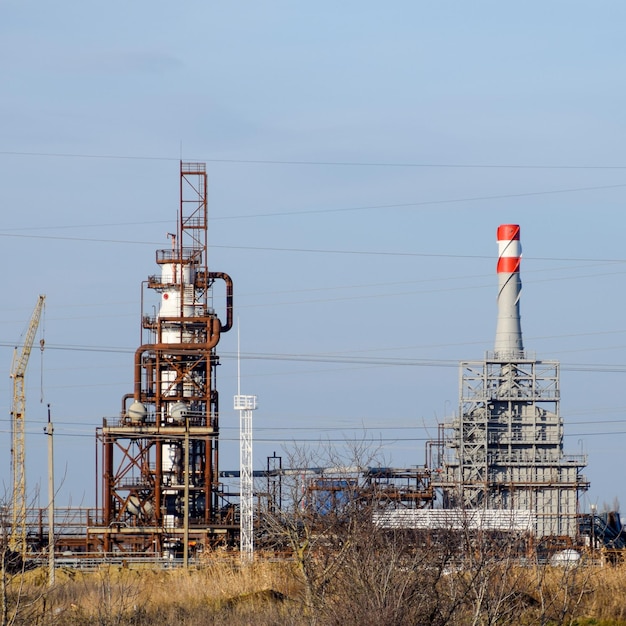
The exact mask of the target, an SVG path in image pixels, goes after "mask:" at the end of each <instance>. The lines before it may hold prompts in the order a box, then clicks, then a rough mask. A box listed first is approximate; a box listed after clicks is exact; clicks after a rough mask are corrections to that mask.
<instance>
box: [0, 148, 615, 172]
mask: <svg viewBox="0 0 626 626" xmlns="http://www.w3.org/2000/svg"><path fill="white" fill-rule="evenodd" d="M0 155H4V156H24V157H49V158H71V159H103V160H131V161H170V162H179V161H180V160H181V159H180V157H165V156H145V155H120V154H88V153H84V152H82V153H81V152H23V151H18V150H0ZM182 160H183V161H193V162H195V161H200V162H206V163H232V164H241V165H306V166H338V167H400V168H402V167H407V168H424V169H426V168H440V169H524V170H527V169H533V170H625V169H626V165H571V164H565V165H562V164H561V165H560V164H556V165H546V164H532V163H531V164H524V163H511V164H502V163H497V164H496V163H429V162H421V163H419V162H409V161H404V162H397V161H396V162H394V161H314V160H297V159H224V158H207V157H202V158H185V159H182Z"/></svg>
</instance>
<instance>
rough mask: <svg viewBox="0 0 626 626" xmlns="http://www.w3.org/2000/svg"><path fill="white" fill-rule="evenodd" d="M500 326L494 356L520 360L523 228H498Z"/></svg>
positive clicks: (521, 344) (514, 225)
mask: <svg viewBox="0 0 626 626" xmlns="http://www.w3.org/2000/svg"><path fill="white" fill-rule="evenodd" d="M497 239H498V268H497V272H498V324H497V327H496V342H495V350H494V352H495V356H496V358H498V359H508V358H521V357H522V356H523V352H524V345H523V343H522V327H521V323H520V312H519V300H520V293H521V291H522V281H521V279H520V261H521V258H522V246H521V244H520V227H519V226H518V225H517V224H503V225H501V226H499V227H498V234H497Z"/></svg>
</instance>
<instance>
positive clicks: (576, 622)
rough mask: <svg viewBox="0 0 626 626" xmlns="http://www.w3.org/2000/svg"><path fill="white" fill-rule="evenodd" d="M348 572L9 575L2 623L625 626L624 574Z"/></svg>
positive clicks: (225, 567) (495, 568) (507, 567)
mask: <svg viewBox="0 0 626 626" xmlns="http://www.w3.org/2000/svg"><path fill="white" fill-rule="evenodd" d="M350 569H351V568H350V565H349V564H347V565H346V567H345V568H340V569H339V570H337V571H336V572H335V573H334V574H333V577H332V580H331V581H329V582H328V584H327V585H326V586H325V588H324V590H323V591H321V592H319V593H318V594H316V596H315V597H314V598H313V599H311V596H310V595H309V594H306V593H305V587H306V581H305V580H304V579H303V575H302V573H301V572H300V570H299V568H298V566H297V565H296V564H295V563H294V562H271V563H257V564H255V565H252V566H249V567H245V568H241V567H239V566H238V565H237V564H236V563H223V562H220V563H215V564H208V565H206V566H205V567H202V568H193V569H190V570H188V571H184V570H181V569H169V570H157V569H151V568H143V569H133V568H120V567H102V568H101V569H99V570H98V571H94V572H82V571H79V570H70V569H67V570H59V571H58V572H57V580H56V584H55V585H54V587H53V588H52V589H48V585H47V580H46V572H45V571H44V570H35V571H31V572H27V573H25V574H23V575H22V574H20V575H16V576H13V577H12V578H10V579H9V580H8V581H7V585H5V586H4V588H5V590H6V607H7V609H8V610H7V612H6V613H4V614H3V616H4V623H5V624H15V625H29V626H30V625H34V624H41V625H51V626H52V625H68V626H83V625H85V626H86V625H87V624H90V625H91V624H95V625H99V626H113V625H119V626H131V625H132V626H144V625H148V624H159V625H162V626H174V625H176V626H200V625H204V624H216V625H221V624H224V625H226V624H229V625H230V626H238V625H244V624H245V625H255V626H258V625H264V624H276V625H278V624H281V625H282V624H285V625H293V626H299V625H301V624H302V625H304V624H317V625H323V626H325V625H341V626H350V625H354V626H357V625H358V626H370V625H371V626H374V625H380V624H385V625H389V626H393V625H398V626H402V625H404V624H407V625H408V624H411V625H417V624H423V625H424V626H426V625H430V624H435V625H441V626H444V625H449V626H469V625H477V626H478V625H496V624H498V625H504V624H511V625H513V624H516V625H517V624H521V625H535V624H543V625H545V626H557V625H558V626H560V625H565V624H567V625H570V626H592V625H594V626H626V566H621V565H620V566H605V567H601V566H599V565H597V564H594V565H591V564H584V563H583V564H581V565H577V566H575V567H548V566H532V567H529V566H526V567H519V566H516V565H512V564H511V563H502V562H500V563H499V564H497V563H491V564H489V566H488V567H487V566H486V565H485V566H481V568H479V569H476V568H473V569H472V568H470V569H469V570H464V571H452V572H442V573H441V575H437V576H435V577H433V576H432V572H426V571H424V570H422V569H419V568H416V569H414V570H413V571H405V570H403V568H400V569H399V570H398V571H397V572H395V573H390V572H391V570H390V569H389V568H386V569H385V570H384V571H386V572H387V575H386V576H380V575H379V573H380V572H374V571H373V570H374V569H375V568H372V567H366V569H364V570H363V571H361V572H360V574H358V575H355V572H354V571H350Z"/></svg>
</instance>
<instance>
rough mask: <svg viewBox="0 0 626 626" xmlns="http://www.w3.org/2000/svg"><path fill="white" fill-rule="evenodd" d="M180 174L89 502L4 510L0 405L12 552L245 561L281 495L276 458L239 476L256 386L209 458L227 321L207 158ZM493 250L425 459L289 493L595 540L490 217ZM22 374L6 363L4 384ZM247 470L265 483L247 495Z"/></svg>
mask: <svg viewBox="0 0 626 626" xmlns="http://www.w3.org/2000/svg"><path fill="white" fill-rule="evenodd" d="M179 182H180V206H179V209H178V220H177V224H176V228H175V232H172V233H170V234H169V235H168V239H169V241H168V242H167V244H168V245H166V246H165V247H164V248H163V249H160V250H157V252H156V259H155V260H156V267H157V268H158V272H157V273H155V274H154V275H150V276H148V278H147V279H146V280H145V281H144V282H143V283H142V296H141V305H142V313H141V320H140V323H141V329H142V335H141V337H142V339H141V344H140V345H139V346H138V347H137V349H136V351H135V354H134V363H133V365H134V368H133V371H134V380H133V381H132V384H131V385H129V389H128V393H127V394H125V395H124V396H123V397H122V398H121V405H120V410H119V416H118V417H117V418H115V419H110V418H109V419H104V420H103V423H102V425H101V426H100V427H98V428H97V431H96V434H95V437H96V441H97V447H96V459H95V464H96V477H97V493H96V507H95V508H94V509H80V510H77V511H76V512H74V513H71V514H68V513H67V512H65V513H66V514H65V516H64V517H63V518H61V517H60V516H57V517H56V518H55V517H54V515H53V514H52V513H51V512H47V511H46V510H36V511H28V512H27V513H25V512H24V511H23V510H22V509H20V508H18V507H24V506H25V504H24V497H23V496H24V489H25V487H24V485H23V481H22V476H23V473H21V469H20V468H21V467H22V466H23V451H22V450H23V448H22V446H21V445H20V443H23V439H22V440H20V437H19V433H20V432H22V431H23V420H22V418H21V415H22V413H20V409H19V405H18V407H17V409H16V410H15V411H14V414H13V421H14V425H15V429H14V432H16V433H17V434H18V437H17V442H16V443H14V457H13V472H14V485H15V487H14V498H13V504H14V517H13V522H12V524H11V526H12V529H11V532H12V536H13V538H14V546H16V547H19V548H20V550H21V551H23V553H24V554H25V555H29V554H30V555H37V554H41V553H42V551H45V549H46V547H47V546H48V544H49V541H50V539H51V538H52V537H55V538H56V544H54V549H55V550H56V551H57V552H58V553H60V554H61V553H62V554H68V553H69V554H72V555H75V556H77V557H79V556H80V555H85V556H86V555H90V556H91V557H94V556H95V557H107V558H112V557H114V556H115V555H118V556H119V555H123V556H124V558H133V556H142V557H145V556H151V557H153V558H155V559H159V558H172V557H174V558H175V557H181V558H184V559H185V560H186V559H187V558H188V557H191V558H194V557H196V556H198V555H199V554H200V552H201V551H204V552H205V553H209V552H210V551H211V550H212V549H214V548H215V547H216V546H221V547H224V548H226V549H230V550H232V551H233V552H237V551H239V549H240V548H241V552H242V553H245V554H246V555H247V558H251V555H252V553H253V550H254V537H255V533H256V530H257V529H258V528H260V527H262V526H263V519H262V516H263V511H264V510H265V511H272V512H275V511H276V510H279V511H280V510H281V509H282V508H283V507H289V506H290V504H292V503H289V502H286V501H285V499H284V498H283V497H282V495H281V494H282V481H283V479H284V477H285V476H287V475H289V473H290V472H292V471H293V468H288V467H283V464H282V459H281V458H280V457H277V456H276V455H274V456H273V457H271V458H270V459H268V461H267V467H266V468H265V469H262V470H257V471H254V472H253V470H252V441H253V435H252V427H251V413H250V411H252V410H254V409H255V408H256V397H255V396H243V395H241V394H240V393H238V395H237V396H236V397H235V404H234V408H235V409H236V410H239V411H240V413H241V420H242V421H241V425H242V428H241V431H240V434H241V467H240V470H239V471H238V472H231V473H229V474H227V473H225V472H224V471H223V469H222V468H220V465H219V442H220V397H219V393H218V382H217V378H216V371H217V366H218V364H219V356H218V353H217V349H218V347H219V342H220V339H221V337H222V335H223V334H224V333H226V332H228V331H229V330H231V329H232V327H233V306H234V305H233V281H232V280H231V278H230V276H229V275H228V274H227V273H224V272H222V271H214V270H213V269H212V268H209V266H208V261H207V258H208V249H207V247H208V244H207V223H208V210H207V173H206V168H205V165H204V164H203V163H188V162H181V163H180V181H179ZM497 245H498V251H499V253H498V256H497V289H498V291H497V294H498V306H497V327H496V334H495V344H494V347H493V351H490V352H487V354H486V356H485V358H484V360H482V361H466V362H461V363H460V384H459V404H458V411H456V412H455V415H454V417H453V418H452V419H450V420H448V421H447V422H445V423H442V424H439V425H438V436H437V437H436V438H435V439H433V440H431V441H429V442H428V444H427V446H426V458H425V459H423V460H422V459H416V464H415V465H414V466H412V467H411V468H394V467H367V468H362V467H357V468H351V469H344V470H341V469H337V468H298V472H299V474H300V476H301V477H302V481H303V482H302V489H303V490H305V491H307V492H308V493H309V494H313V496H312V497H311V498H309V499H308V500H306V502H309V503H313V504H312V505H314V506H320V502H322V503H323V506H324V507H325V508H328V507H329V506H330V507H332V503H333V502H337V501H339V500H341V499H342V493H343V492H344V491H345V493H343V500H344V501H345V499H346V498H347V497H351V496H349V495H348V489H347V487H346V486H347V485H350V490H349V493H350V494H355V493H356V494H357V497H358V498H360V499H367V498H368V497H371V494H376V499H377V508H376V507H375V510H374V512H373V515H374V517H375V520H374V521H375V524H376V525H377V526H378V527H379V528H380V530H381V532H385V529H388V528H408V529H411V528H412V529H420V530H423V531H429V530H434V529H441V528H455V527H458V524H459V520H465V523H467V524H468V525H469V526H470V527H471V528H476V529H481V528H482V529H487V530H489V531H494V532H496V531H497V532H515V533H517V534H520V535H524V536H525V537H528V538H529V541H530V542H531V543H532V542H533V541H534V542H535V543H536V542H540V541H543V540H545V539H547V538H553V539H555V540H558V545H570V546H575V545H582V543H584V541H585V538H584V537H581V529H582V530H583V532H587V533H588V534H589V533H590V532H591V530H593V532H594V537H595V538H597V537H602V531H601V528H600V527H599V526H598V525H597V520H596V518H595V517H591V518H590V517H589V516H582V515H581V511H580V506H579V500H580V496H581V494H583V493H584V492H585V491H586V490H587V489H588V487H589V483H588V482H587V480H586V478H585V476H584V475H583V474H582V471H583V469H584V468H585V466H586V463H587V459H586V457H585V456H584V455H582V454H577V455H572V454H567V453H566V452H565V451H564V449H563V437H564V423H563V417H562V416H561V413H560V400H561V397H560V380H559V376H560V371H559V363H558V362H556V361H544V360H538V359H537V358H535V355H534V354H533V353H531V352H529V351H527V350H526V349H525V348H524V343H523V339H522V329H521V323H520V296H521V278H520V262H521V257H522V253H521V243H520V227H519V226H518V225H515V224H505V225H501V226H499V227H498V228H497ZM494 257H495V255H494ZM35 327H36V324H35V323H34V322H31V328H35ZM30 343H31V344H32V338H31V339H30ZM24 356H25V357H26V359H27V356H28V355H27V354H25V355H24ZM22 361H24V358H23V359H22ZM20 368H21V369H20ZM24 369H25V363H24V362H22V364H21V365H20V363H19V362H18V365H17V366H16V370H15V374H16V377H15V380H16V381H17V382H18V383H19V382H21V380H22V378H23V370H24ZM20 372H21V377H20ZM22 396H23V392H22V394H21V396H20V393H19V392H16V397H17V398H20V397H22ZM228 406H229V408H230V407H231V406H232V405H231V401H230V399H229V400H228ZM20 429H21V430H20ZM417 454H418V453H417V451H416V456H417ZM253 475H254V476H255V477H258V478H260V479H262V480H261V481H260V482H259V484H260V483H261V482H262V483H263V485H264V487H263V489H261V490H259V491H258V492H255V491H254V490H253V482H252V477H253ZM228 477H231V478H234V479H238V480H239V489H238V490H237V491H235V492H229V491H227V490H225V489H224V487H223V480H224V479H225V478H228ZM329 493H332V494H333V498H330V499H329V498H328V497H327V496H328V494H329ZM382 496H384V497H382ZM261 501H263V502H264V506H261V505H258V507H257V504H258V503H259V502H261ZM315 503H317V504H315ZM20 519H23V520H26V522H25V523H24V524H20V523H19V521H18V520H20ZM55 519H56V520H57V521H55ZM67 520H71V521H67ZM620 533H621V528H619V529H617V531H616V532H615V533H614V534H616V535H618V536H619V535H620ZM614 545H617V544H614ZM259 548H262V544H261V543H259Z"/></svg>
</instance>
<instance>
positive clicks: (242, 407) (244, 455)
mask: <svg viewBox="0 0 626 626" xmlns="http://www.w3.org/2000/svg"><path fill="white" fill-rule="evenodd" d="M256 401H257V398H256V396H244V395H239V394H237V395H236V396H235V410H236V411H239V433H240V435H239V441H240V448H239V476H240V478H239V481H240V487H239V490H240V496H239V509H240V510H239V516H240V524H241V528H240V553H241V561H242V562H243V563H251V562H252V561H253V559H254V491H253V482H252V411H254V410H255V409H256V407H257V402H256Z"/></svg>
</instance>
